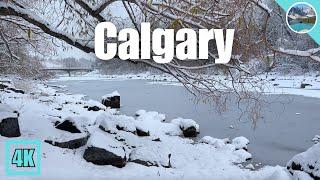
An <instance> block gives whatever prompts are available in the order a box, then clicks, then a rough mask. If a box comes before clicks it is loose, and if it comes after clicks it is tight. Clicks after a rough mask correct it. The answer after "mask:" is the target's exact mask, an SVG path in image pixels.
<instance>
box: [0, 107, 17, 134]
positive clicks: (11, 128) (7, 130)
mask: <svg viewBox="0 0 320 180" xmlns="http://www.w3.org/2000/svg"><path fill="white" fill-rule="evenodd" d="M0 135H1V136H5V137H19V136H20V135H21V133H20V126H19V120H18V113H17V112H16V111H15V110H14V109H13V108H11V107H10V106H9V105H7V104H0Z"/></svg>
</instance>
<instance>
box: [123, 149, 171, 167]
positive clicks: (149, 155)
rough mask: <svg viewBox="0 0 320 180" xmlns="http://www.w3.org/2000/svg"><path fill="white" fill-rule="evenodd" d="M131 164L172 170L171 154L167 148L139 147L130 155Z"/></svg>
mask: <svg viewBox="0 0 320 180" xmlns="http://www.w3.org/2000/svg"><path fill="white" fill-rule="evenodd" d="M129 162H134V163H137V164H141V165H143V166H148V167H149V166H156V167H159V166H162V167H165V168H171V167H172V165H171V153H170V152H169V151H168V149H166V148H160V147H159V146H149V147H139V148H136V149H134V150H133V151H132V152H131V153H130V157H129Z"/></svg>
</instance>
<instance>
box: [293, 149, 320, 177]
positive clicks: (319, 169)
mask: <svg viewBox="0 0 320 180" xmlns="http://www.w3.org/2000/svg"><path fill="white" fill-rule="evenodd" d="M287 168H288V169H289V171H290V172H291V173H293V172H294V171H304V172H306V173H308V174H309V175H310V176H311V177H313V178H315V179H320V144H319V143H318V144H315V145H313V146H312V147H311V148H309V149H308V150H307V151H305V152H302V153H300V154H297V155H295V156H294V157H293V158H292V159H291V160H290V161H289V162H288V163H287Z"/></svg>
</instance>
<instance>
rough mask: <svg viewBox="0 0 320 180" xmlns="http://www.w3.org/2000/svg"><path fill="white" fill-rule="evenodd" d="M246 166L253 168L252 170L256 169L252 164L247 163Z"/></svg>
mask: <svg viewBox="0 0 320 180" xmlns="http://www.w3.org/2000/svg"><path fill="white" fill-rule="evenodd" d="M245 168H246V169H251V170H254V169H255V168H254V166H253V165H252V164H247V165H246V167H245Z"/></svg>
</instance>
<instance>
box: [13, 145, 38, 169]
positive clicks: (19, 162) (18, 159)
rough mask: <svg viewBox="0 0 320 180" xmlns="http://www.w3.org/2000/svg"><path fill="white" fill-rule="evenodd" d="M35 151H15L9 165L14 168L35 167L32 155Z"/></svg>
mask: <svg viewBox="0 0 320 180" xmlns="http://www.w3.org/2000/svg"><path fill="white" fill-rule="evenodd" d="M34 150H35V149H16V150H15V151H14V154H13V157H12V162H11V164H15V165H16V167H35V164H34V161H33V154H34Z"/></svg>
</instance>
